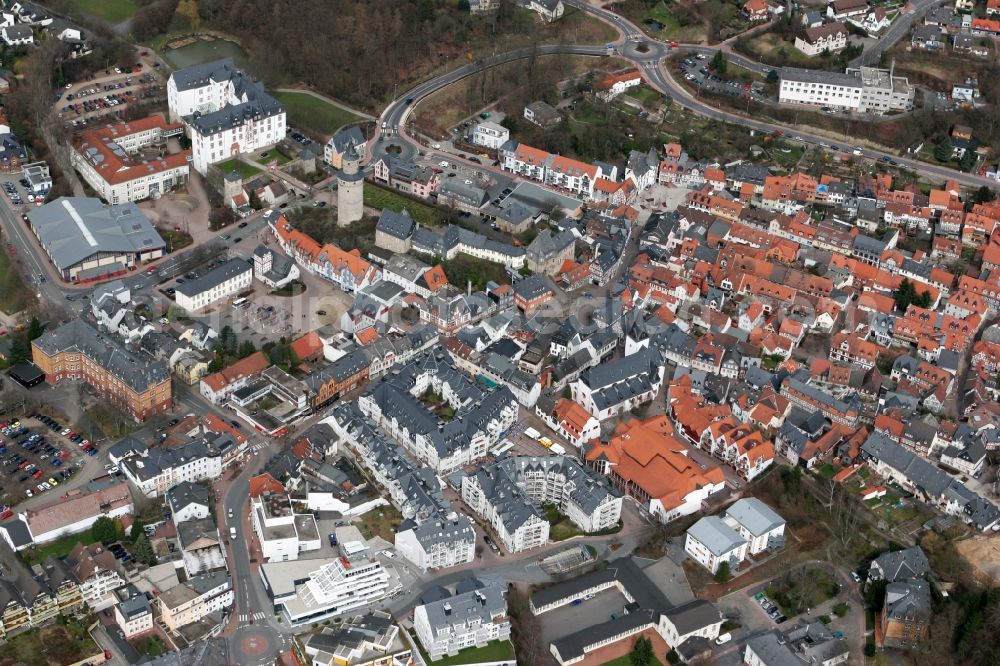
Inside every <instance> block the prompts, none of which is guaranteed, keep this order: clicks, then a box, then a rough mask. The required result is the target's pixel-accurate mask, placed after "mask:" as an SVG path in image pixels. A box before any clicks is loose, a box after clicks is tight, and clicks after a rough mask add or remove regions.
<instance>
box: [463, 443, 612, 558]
mask: <svg viewBox="0 0 1000 666" xmlns="http://www.w3.org/2000/svg"><path fill="white" fill-rule="evenodd" d="M461 488H462V500H463V501H464V502H465V503H466V504H467V505H468V506H469V508H471V509H472V510H473V511H475V512H476V513H477V514H478V515H479V516H480V517H481V518H483V520H485V521H486V522H487V523H488V524H489V525H490V527H491V528H492V529H493V531H494V533H495V534H496V536H497V538H498V539H499V541H500V543H502V544H503V546H504V548H506V549H507V551H508V552H511V553H517V552H521V551H523V550H528V549H531V548H537V547H539V546H543V545H545V544H546V543H547V542H548V538H549V521H548V520H547V519H546V518H545V515H544V514H543V513H542V510H541V506H542V505H545V504H551V505H553V506H554V507H556V508H557V509H558V511H559V512H560V513H561V514H563V515H565V516H567V517H568V518H569V519H570V520H571V521H572V522H573V524H574V525H576V526H577V527H578V528H580V529H581V530H583V531H584V532H599V531H601V530H605V529H609V528H613V527H614V526H616V525H617V524H618V521H619V519H620V517H621V507H622V498H621V496H620V495H619V494H618V493H617V492H615V491H614V490H613V489H611V488H609V487H608V485H607V484H606V483H605V482H604V481H603V480H598V479H597V478H595V477H593V476H591V474H590V473H589V472H588V471H587V470H586V469H585V468H584V467H583V466H582V465H581V464H580V463H579V462H577V460H576V459H575V458H571V457H569V456H562V455H557V456H548V457H540V458H538V457H529V456H516V457H512V458H504V459H502V460H500V461H498V462H495V463H493V464H492V465H488V466H484V467H480V468H479V469H478V470H477V471H475V472H473V473H471V474H467V475H463V476H462V485H461Z"/></svg>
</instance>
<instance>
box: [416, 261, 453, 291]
mask: <svg viewBox="0 0 1000 666" xmlns="http://www.w3.org/2000/svg"><path fill="white" fill-rule="evenodd" d="M420 279H422V280H423V281H424V282H425V283H426V284H427V290H428V291H429V292H431V293H432V294H433V293H435V292H436V291H437V290H438V289H440V288H441V287H445V286H447V285H448V276H447V275H445V273H444V267H443V266H441V265H440V264H438V265H437V266H434V267H433V268H431V269H429V270H426V271H424V274H423V275H421V276H420Z"/></svg>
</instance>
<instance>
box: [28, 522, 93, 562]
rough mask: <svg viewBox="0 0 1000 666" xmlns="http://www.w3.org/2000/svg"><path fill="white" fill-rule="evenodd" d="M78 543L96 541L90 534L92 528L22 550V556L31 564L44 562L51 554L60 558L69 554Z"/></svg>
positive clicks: (85, 543)
mask: <svg viewBox="0 0 1000 666" xmlns="http://www.w3.org/2000/svg"><path fill="white" fill-rule="evenodd" d="M78 543H82V544H84V545H87V544H91V543H94V539H93V538H92V537H91V536H90V530H84V531H83V532H80V533H79V534H73V535H70V536H68V537H63V538H62V539H58V540H56V541H50V542H49V543H47V544H45V545H43V546H34V547H32V548H27V549H25V550H22V551H21V556H22V557H24V559H25V560H26V561H27V562H28V563H29V564H32V563H35V562H43V561H44V560H45V559H46V558H48V557H49V556H50V555H51V556H52V557H55V558H57V559H59V558H63V557H66V556H67V555H69V554H70V551H72V550H73V549H74V548H76V544H78Z"/></svg>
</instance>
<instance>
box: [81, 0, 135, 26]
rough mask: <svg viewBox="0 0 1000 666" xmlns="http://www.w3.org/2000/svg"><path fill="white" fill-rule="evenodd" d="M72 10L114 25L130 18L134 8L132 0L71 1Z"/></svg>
mask: <svg viewBox="0 0 1000 666" xmlns="http://www.w3.org/2000/svg"><path fill="white" fill-rule="evenodd" d="M72 4H73V8H74V9H76V10H77V11H78V12H80V13H81V14H87V15H88V16H94V17H97V18H99V19H101V20H102V21H107V22H108V23H111V24H112V25H114V24H115V23H121V22H122V21H124V20H125V19H129V18H132V15H133V14H135V10H136V6H135V3H134V2H133V1H132V0H73V1H72Z"/></svg>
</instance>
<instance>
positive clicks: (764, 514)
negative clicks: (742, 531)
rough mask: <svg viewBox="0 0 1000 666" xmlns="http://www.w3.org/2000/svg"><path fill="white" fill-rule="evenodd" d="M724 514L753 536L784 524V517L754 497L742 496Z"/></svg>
mask: <svg viewBox="0 0 1000 666" xmlns="http://www.w3.org/2000/svg"><path fill="white" fill-rule="evenodd" d="M726 515H727V516H729V517H731V518H733V519H734V520H736V522H738V523H739V524H740V525H742V526H743V527H745V528H746V529H747V530H749V532H750V533H751V534H752V535H754V536H761V535H763V534H767V533H768V532H770V531H771V530H773V529H774V528H776V527H778V526H779V525H784V524H785V519H784V518H782V517H781V516H779V515H778V514H777V513H776V512H775V511H774V509H772V508H771V507H769V506H768V505H766V504H764V503H763V502H761V501H760V500H759V499H757V498H756V497H744V498H742V499H740V500H739V501H737V502H734V503H733V505H732V506H730V507H729V508H728V509H726Z"/></svg>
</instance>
